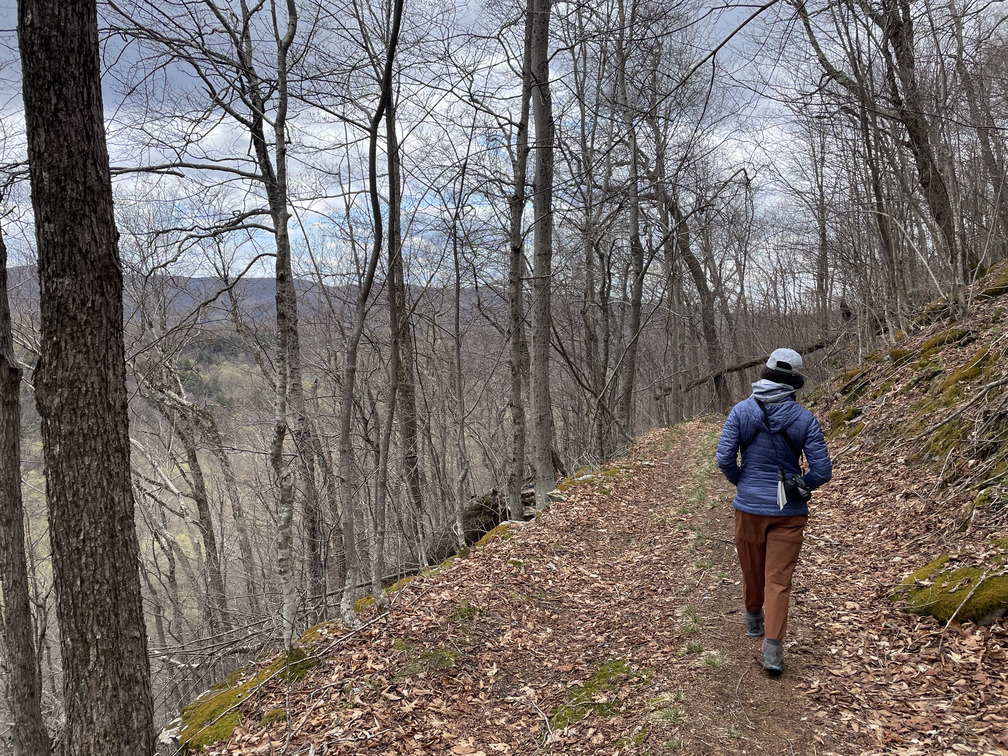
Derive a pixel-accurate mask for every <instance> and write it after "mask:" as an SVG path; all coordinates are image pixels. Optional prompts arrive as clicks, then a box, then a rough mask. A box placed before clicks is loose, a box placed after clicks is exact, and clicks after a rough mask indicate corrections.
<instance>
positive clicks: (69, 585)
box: [18, 0, 154, 756]
mask: <svg viewBox="0 0 1008 756" xmlns="http://www.w3.org/2000/svg"><path fill="white" fill-rule="evenodd" d="M18 36H19V41H20V46H21V70H22V75H23V79H24V83H23V90H24V105H25V120H26V130H27V136H28V164H29V168H30V173H31V185H32V207H33V208H34V211H35V235H36V240H37V245H38V277H39V290H40V313H41V343H40V350H39V361H38V366H37V368H36V371H35V396H36V400H37V403H38V410H39V414H40V415H41V419H42V450H43V456H44V459H45V477H46V501H47V506H48V509H49V530H50V537H51V539H52V554H53V557H52V561H53V584H54V587H55V591H56V611H57V617H58V619H59V625H60V646H61V650H62V657H63V675H64V682H63V695H64V705H65V707H66V727H65V730H64V742H65V750H66V753H67V754H70V755H71V756H78V755H81V754H96V755H97V754H101V755H102V756H118V755H120V754H121V755H122V756H135V755H137V754H149V753H151V752H152V751H153V750H154V727H153V721H152V720H153V704H152V699H151V689H150V667H149V664H148V660H147V630H146V627H145V625H144V616H143V605H142V602H141V595H140V575H139V571H138V565H139V546H138V543H137V535H136V529H135V526H134V522H133V509H134V502H133V489H132V485H131V480H130V445H129V428H128V424H129V415H128V408H127V397H126V361H125V351H124V346H123V300H122V296H123V278H122V266H121V264H120V262H119V249H118V243H117V236H118V235H117V232H116V227H115V218H114V217H113V213H112V181H111V177H110V174H109V161H108V150H107V147H106V144H105V124H104V121H103V117H102V113H103V110H102V95H101V81H100V60H99V55H98V12H97V6H96V2H95V0H23V1H22V2H21V3H19V17H18Z"/></svg>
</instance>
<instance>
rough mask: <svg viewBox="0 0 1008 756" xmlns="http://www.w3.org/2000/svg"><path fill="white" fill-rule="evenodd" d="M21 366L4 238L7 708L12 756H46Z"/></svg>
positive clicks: (0, 376)
mask: <svg viewBox="0 0 1008 756" xmlns="http://www.w3.org/2000/svg"><path fill="white" fill-rule="evenodd" d="M20 437H21V366H20V365H19V364H18V362H17V358H16V357H15V356H14V339H13V336H12V334H11V318H10V306H9V305H8V302H7V247H5V246H4V240H3V236H2V235H0V497H3V499H2V502H0V593H2V594H3V607H2V609H3V642H4V648H5V651H6V656H7V663H6V665H5V666H6V668H7V684H6V685H5V688H6V691H5V692H6V694H7V706H8V710H9V712H10V717H11V740H12V743H13V746H14V756H36V754H37V755H38V756H48V753H49V736H48V734H47V733H46V730H45V725H44V724H43V722H42V679H41V678H40V677H39V667H38V662H37V657H36V656H35V632H34V630H35V628H34V624H33V622H32V611H31V600H30V598H29V594H28V562H27V560H26V559H25V533H24V507H23V506H22V501H21V438H20Z"/></svg>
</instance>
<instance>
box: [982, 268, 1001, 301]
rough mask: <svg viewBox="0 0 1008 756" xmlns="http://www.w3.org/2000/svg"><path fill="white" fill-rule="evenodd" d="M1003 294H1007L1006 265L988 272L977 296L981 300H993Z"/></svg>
mask: <svg viewBox="0 0 1008 756" xmlns="http://www.w3.org/2000/svg"><path fill="white" fill-rule="evenodd" d="M1005 294H1008V265H1004V264H1002V265H998V266H997V267H996V268H992V269H991V270H990V271H989V272H988V274H987V277H986V278H985V279H984V288H983V289H982V290H981V291H980V294H979V296H980V298H981V299H993V298H994V297H1001V296H1004V295H1005Z"/></svg>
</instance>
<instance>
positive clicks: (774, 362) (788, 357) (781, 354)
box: [766, 349, 805, 378]
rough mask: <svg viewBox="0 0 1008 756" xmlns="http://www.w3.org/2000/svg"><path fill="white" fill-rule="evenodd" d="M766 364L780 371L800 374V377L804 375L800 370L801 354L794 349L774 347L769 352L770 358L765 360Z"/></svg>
mask: <svg viewBox="0 0 1008 756" xmlns="http://www.w3.org/2000/svg"><path fill="white" fill-rule="evenodd" d="M766 366H767V367H768V368H770V369H771V370H777V371H778V372H781V373H789V374H791V375H800V376H801V377H802V378H804V377H805V374H804V373H803V372H802V367H803V365H802V358H801V355H800V354H798V352H796V351H795V350H794V349H774V350H773V352H772V353H771V354H770V359H769V360H767V362H766Z"/></svg>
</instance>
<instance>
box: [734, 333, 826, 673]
mask: <svg viewBox="0 0 1008 756" xmlns="http://www.w3.org/2000/svg"><path fill="white" fill-rule="evenodd" d="M803 385H805V376H804V375H803V374H802V358H801V355H800V354H798V352H796V351H794V350H793V349H775V350H774V352H773V354H771V355H770V359H768V360H767V362H766V365H765V366H764V367H763V368H762V370H761V371H760V380H758V381H756V383H754V384H753V385H752V396H751V397H749V398H748V399H746V400H744V401H741V402H739V403H738V404H736V405H735V406H734V407H733V408H732V411H731V413H730V414H729V415H728V420H727V421H726V422H725V425H724V430H723V431H722V432H721V440H720V441H719V442H718V448H717V463H718V467H720V468H721V472H723V473H724V475H725V477H726V478H728V480H729V481H730V482H731V483H732V485H734V486H736V487H737V488H738V491H737V493H736V495H735V500H734V502H733V506H734V508H735V548H736V549H737V551H738V556H739V563H740V564H741V566H742V590H743V595H744V599H745V608H746V615H745V626H746V632H747V634H748V635H749V636H750V637H753V638H758V637H759V636H761V635H764V634H765V637H764V639H763V647H762V662H763V669H765V670H766V671H767V672H770V673H772V674H779V673H780V672H781V671H783V669H784V646H783V641H784V633H785V632H786V630H787V614H788V602H789V600H790V597H791V576H792V574H793V573H794V568H795V565H796V564H797V562H798V552H799V551H800V550H801V545H802V534H803V531H804V529H805V524H806V522H807V521H808V500H809V498H810V497H811V491H813V490H814V489H816V488H818V487H819V486H821V485H822V484H823V483H826V482H827V481H828V480H829V479H830V478H831V477H833V463H832V461H830V457H829V452H828V451H827V450H826V440H825V439H824V438H823V433H822V429H821V428H820V427H819V423H818V422H817V421H816V419H815V417H814V416H813V415H812V413H811V412H809V411H808V410H807V409H805V408H804V407H802V406H801V405H800V404H799V403H798V402H797V400H796V399H795V391H796V390H797V389H800V388H801V387H802V386H803ZM739 452H741V454H742V462H741V465H739V462H738V459H737V457H738V454H739ZM802 453H804V455H805V460H806V461H807V463H808V468H809V469H808V472H806V473H805V474H804V475H803V474H802V467H801V462H800V458H801V456H802Z"/></svg>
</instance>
